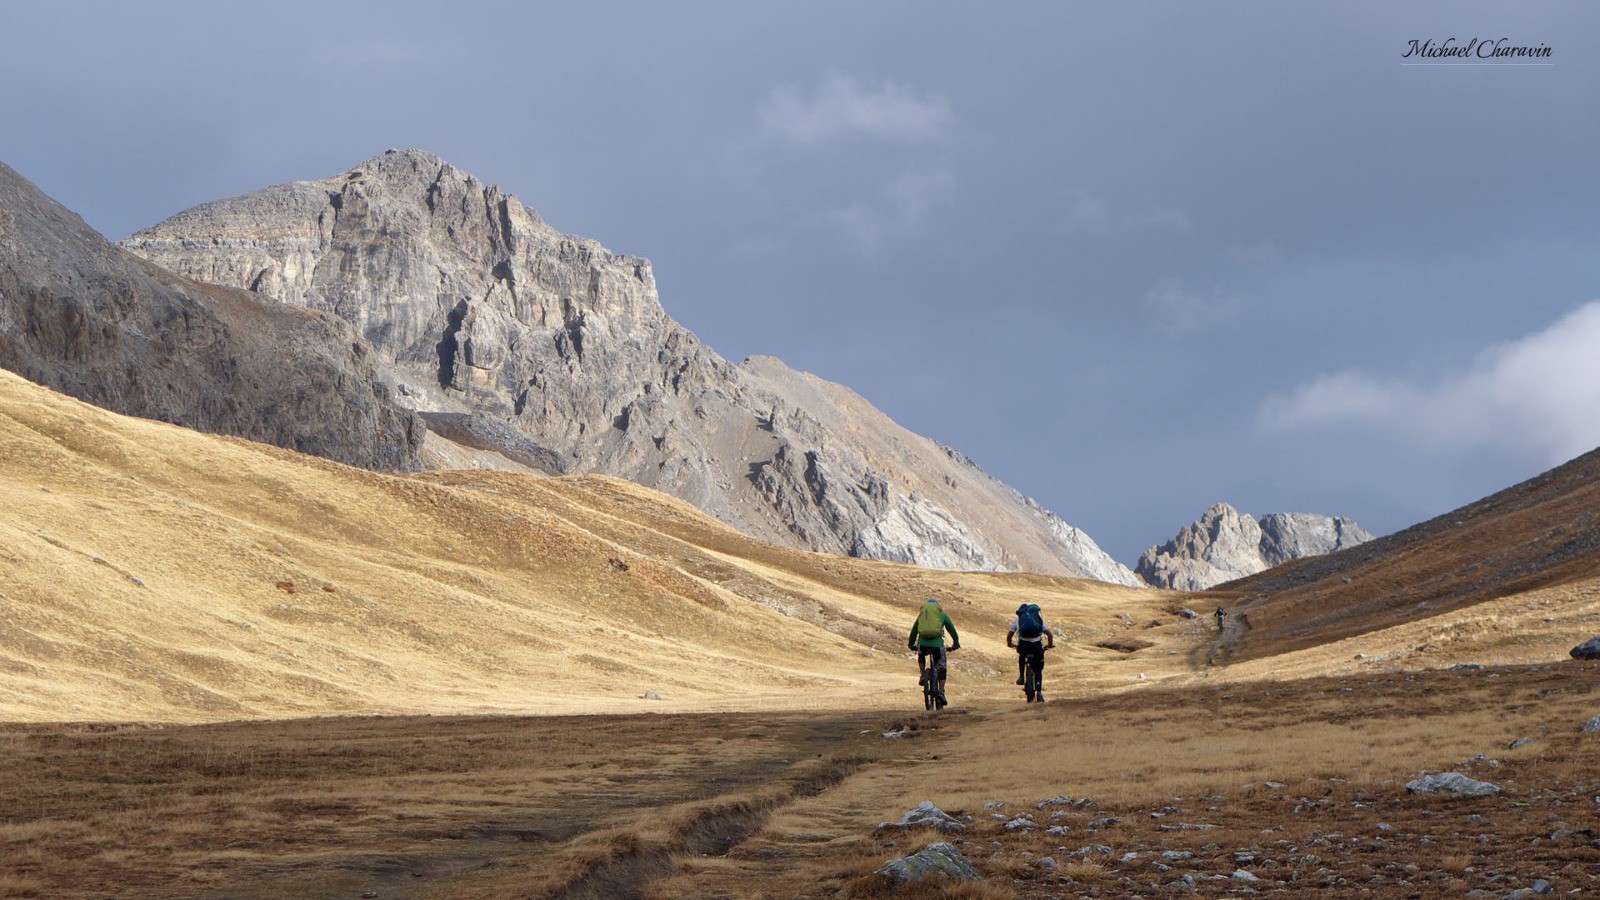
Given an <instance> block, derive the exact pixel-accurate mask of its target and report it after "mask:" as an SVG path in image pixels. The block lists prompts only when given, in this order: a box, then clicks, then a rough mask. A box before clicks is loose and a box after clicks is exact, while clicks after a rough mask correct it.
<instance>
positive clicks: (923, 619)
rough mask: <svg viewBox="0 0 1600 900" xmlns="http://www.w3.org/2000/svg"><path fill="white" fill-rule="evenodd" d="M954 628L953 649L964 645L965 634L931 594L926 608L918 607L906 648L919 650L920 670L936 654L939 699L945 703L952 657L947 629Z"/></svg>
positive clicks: (951, 633) (958, 648) (951, 644)
mask: <svg viewBox="0 0 1600 900" xmlns="http://www.w3.org/2000/svg"><path fill="white" fill-rule="evenodd" d="M946 631H949V632H950V648H949V649H951V650H960V649H961V635H959V634H957V633H956V623H954V622H952V621H950V617H949V616H947V615H945V612H944V609H943V608H942V607H940V606H939V601H937V600H935V599H933V598H932V597H929V598H928V600H927V602H925V603H923V604H922V608H921V609H920V610H918V611H917V620H916V621H915V622H912V623H911V636H910V637H909V638H907V639H906V649H908V650H915V651H917V671H918V672H919V673H920V672H921V671H922V670H923V669H924V667H925V666H926V665H927V660H928V657H930V656H932V657H934V664H935V665H936V666H937V667H938V670H939V702H940V703H944V702H945V698H944V680H945V676H946V674H948V671H949V666H948V658H947V656H946V651H945V646H944V633H945V632H946Z"/></svg>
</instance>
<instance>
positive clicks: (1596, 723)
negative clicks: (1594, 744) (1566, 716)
mask: <svg viewBox="0 0 1600 900" xmlns="http://www.w3.org/2000/svg"><path fill="white" fill-rule="evenodd" d="M1579 730H1580V731H1586V732H1589V733H1591V734H1592V733H1594V732H1596V731H1600V716H1595V717H1594V718H1592V719H1590V720H1589V721H1588V722H1585V723H1584V725H1583V728H1581V729H1579Z"/></svg>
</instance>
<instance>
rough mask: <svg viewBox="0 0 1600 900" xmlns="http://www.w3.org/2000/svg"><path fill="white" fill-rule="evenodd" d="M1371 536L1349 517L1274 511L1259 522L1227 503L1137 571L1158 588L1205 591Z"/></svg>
mask: <svg viewBox="0 0 1600 900" xmlns="http://www.w3.org/2000/svg"><path fill="white" fill-rule="evenodd" d="M1370 540H1372V535H1371V534H1369V533H1368V532H1367V531H1366V530H1365V529H1363V528H1362V527H1361V526H1359V525H1357V524H1356V523H1355V522H1353V521H1351V520H1349V519H1340V518H1330V517H1328V516H1319V515H1314V514H1312V513H1269V514H1268V515H1265V516H1262V517H1261V520H1260V521H1259V522H1258V521H1256V519H1255V518H1254V517H1253V516H1251V515H1249V514H1248V513H1241V512H1239V511H1238V510H1236V509H1234V508H1233V507H1232V506H1229V505H1228V504H1226V503H1218V504H1217V505H1215V506H1213V507H1211V508H1210V509H1208V510H1206V512H1205V515H1203V516H1201V517H1200V519H1199V521H1197V522H1195V523H1194V524H1192V525H1187V526H1185V527H1184V528H1183V529H1182V530H1181V531H1179V532H1178V534H1177V536H1176V537H1175V538H1173V539H1172V540H1170V541H1168V542H1167V543H1165V544H1163V545H1161V546H1160V547H1151V548H1150V549H1148V550H1146V551H1145V552H1144V554H1143V555H1142V556H1140V557H1139V562H1138V564H1137V565H1136V566H1135V567H1134V571H1135V573H1136V574H1138V576H1139V577H1140V578H1142V579H1143V580H1144V581H1145V582H1146V583H1148V584H1150V585H1153V586H1155V587H1162V588H1170V589H1172V590H1179V591H1201V590H1205V589H1206V588H1209V587H1212V586H1214V585H1218V584H1221V583H1223V582H1225V581H1232V580H1234V579H1235V578H1243V577H1245V576H1247V575H1254V574H1255V573H1257V572H1263V571H1265V570H1267V569H1270V568H1272V567H1273V566H1277V565H1281V564H1283V563H1285V562H1288V561H1290V560H1295V559H1303V558H1305V557H1308V556H1321V555H1324V554H1328V553H1332V552H1334V551H1335V550H1342V549H1344V548H1346V547H1353V546H1356V545H1357V544H1362V543H1365V542H1367V541H1370Z"/></svg>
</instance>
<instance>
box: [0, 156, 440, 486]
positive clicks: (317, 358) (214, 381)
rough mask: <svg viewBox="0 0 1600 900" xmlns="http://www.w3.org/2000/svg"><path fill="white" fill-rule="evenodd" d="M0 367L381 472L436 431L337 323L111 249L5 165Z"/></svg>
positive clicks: (0, 171)
mask: <svg viewBox="0 0 1600 900" xmlns="http://www.w3.org/2000/svg"><path fill="white" fill-rule="evenodd" d="M0 367H3V368H6V369H10V370H11V371H14V372H16V373H18V374H20V375H22V376H23V377H25V378H28V379H30V380H32V381H35V382H37V383H39V384H43V385H46V386H48V387H50V388H53V389H55V390H57V391H61V392H62V393H65V394H70V395H72V396H74V397H77V398H79V399H81V400H86V401H88V402H90V403H94V404H97V405H99V406H103V407H106V408H107V409H111V410H115V411H117V412H121V413H128V414H132V415H136V416H142V417H144V418H150V419H160V420H163V421H167V422H174V423H177V424H180V425H185V426H188V427H190V428H194V429H197V430H201V431H209V432H215V433H220V434H231V435H237V436H239V437H245V438H250V439H252V440H257V441H262V442H264V443H271V444H277V445H278V446H281V447H287V448H290V449H292V450H298V451H300V452H303V453H311V454H315V455H319V456H325V457H328V458H331V459H335V460H339V461H341V462H346V463H350V464H353V465H358V466H363V467H367V468H377V469H390V470H393V469H413V468H417V467H419V465H420V460H419V455H418V451H419V445H420V442H421V439H422V435H423V433H424V431H425V429H424V428H423V426H422V424H421V423H420V422H419V421H417V419H416V417H415V415H414V414H413V413H411V412H409V411H407V410H404V409H401V408H399V407H397V406H395V405H394V404H393V403H391V402H390V401H389V399H388V390H387V388H385V387H384V386H383V385H382V384H381V383H380V382H379V381H378V380H377V377H376V372H375V370H374V366H373V354H372V352H371V350H370V349H369V348H368V347H367V346H366V344H365V343H363V342H362V341H361V340H360V339H359V338H357V337H356V335H355V333H354V332H353V331H352V329H351V328H350V326H349V325H347V324H346V323H345V322H343V321H342V320H340V319H339V318H337V317H335V316H330V315H326V314H323V313H318V312H313V311H311V310H306V309H296V308H292V307H285V306H283V305H281V304H277V303H272V302H266V301H264V300H263V298H261V297H259V296H258V295H255V294H251V293H248V292H245V291H241V290H237V289H231V288H223V287H218V286H215V285H209V284H199V283H196V282H193V281H190V280H188V279H186V278H181V277H179V276H177V275H174V274H173V273H171V272H168V271H166V270H163V269H161V268H159V267H158V266H155V265H152V264H151V263H149V262H147V261H145V260H143V259H140V258H138V257H136V256H134V255H133V254H131V253H128V252H126V251H124V250H120V249H118V248H117V247H115V246H113V245H111V244H110V243H108V242H107V241H106V240H105V239H104V238H102V237H101V236H100V235H99V234H97V233H96V232H95V231H94V230H93V229H91V228H90V227H89V226H88V225H86V224H84V222H83V220H82V219H80V218H78V217H77V216H75V215H73V214H72V213H71V212H68V211H67V210H66V209H65V208H63V207H62V206H61V205H60V204H59V203H56V202H55V201H54V200H51V199H50V198H49V197H47V196H45V194H44V193H43V192H41V191H40V190H39V189H38V188H37V187H35V186H34V185H33V184H31V183H30V182H28V181H27V180H26V179H24V178H23V177H22V176H20V175H18V174H17V173H16V172H15V171H13V170H12V169H11V168H9V167H7V166H5V165H4V164H0Z"/></svg>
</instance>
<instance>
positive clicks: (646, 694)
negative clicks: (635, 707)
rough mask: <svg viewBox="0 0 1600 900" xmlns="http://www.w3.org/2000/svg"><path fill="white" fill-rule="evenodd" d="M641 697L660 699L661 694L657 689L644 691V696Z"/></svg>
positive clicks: (644, 698)
mask: <svg viewBox="0 0 1600 900" xmlns="http://www.w3.org/2000/svg"><path fill="white" fill-rule="evenodd" d="M640 699H642V700H660V699H661V695H660V694H658V693H656V692H655V691H645V692H644V696H643V697H641V698H640Z"/></svg>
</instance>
